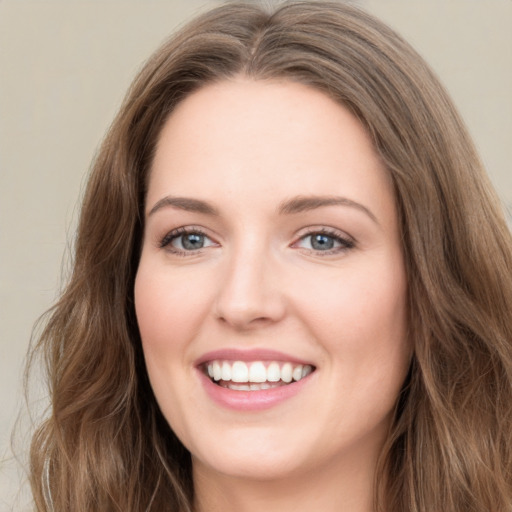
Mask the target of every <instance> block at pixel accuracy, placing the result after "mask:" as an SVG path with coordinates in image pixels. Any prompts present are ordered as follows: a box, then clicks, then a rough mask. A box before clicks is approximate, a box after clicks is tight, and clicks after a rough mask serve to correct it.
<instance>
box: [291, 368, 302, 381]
mask: <svg viewBox="0 0 512 512" xmlns="http://www.w3.org/2000/svg"><path fill="white" fill-rule="evenodd" d="M292 377H293V380H300V379H302V365H301V364H299V366H296V367H295V368H294V369H293V372H292Z"/></svg>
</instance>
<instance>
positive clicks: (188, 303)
mask: <svg viewBox="0 0 512 512" xmlns="http://www.w3.org/2000/svg"><path fill="white" fill-rule="evenodd" d="M134 295H135V311H136V315H137V323H138V325H139V330H140V334H141V337H142V341H143V346H144V351H145V354H146V358H147V357H148V354H147V353H146V352H148V351H151V352H152V353H158V355H159V356H163V355H165V354H169V353H170V352H174V351H176V350H177V349H178V348H182V345H183V344H184V343H186V342H187V340H190V339H193V337H194V334H195V331H196V329H197V328H198V326H199V324H200V322H199V318H200V317H201V316H202V315H203V312H204V310H205V307H206V294H204V293H203V294H201V293H199V292H198V287H197V286H195V283H194V282H193V281H191V280H190V279H188V278H187V276H185V277H183V278H181V277H180V276H179V275H174V274H172V275H171V273H170V272H168V271H167V272H158V271H157V270H156V269H155V268H154V266H150V265H145V264H144V262H143V261H142V262H141V265H140V266H139V270H138V272H137V277H136V279H135V290H134Z"/></svg>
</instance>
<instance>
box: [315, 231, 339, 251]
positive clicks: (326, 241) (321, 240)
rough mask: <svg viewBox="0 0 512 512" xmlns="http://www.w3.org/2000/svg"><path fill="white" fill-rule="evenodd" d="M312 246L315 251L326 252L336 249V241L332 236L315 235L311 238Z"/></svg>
mask: <svg viewBox="0 0 512 512" xmlns="http://www.w3.org/2000/svg"><path fill="white" fill-rule="evenodd" d="M311 246H312V247H313V249H317V250H320V251H326V250H329V249H332V248H333V247H334V240H333V238H332V237H331V236H327V235H321V234H319V235H313V236H312V237H311Z"/></svg>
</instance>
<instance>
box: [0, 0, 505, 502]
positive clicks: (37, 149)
mask: <svg viewBox="0 0 512 512" xmlns="http://www.w3.org/2000/svg"><path fill="white" fill-rule="evenodd" d="M215 3H217V2H215V1H213V0H210V1H204V0H167V1H155V0H146V1H142V0H139V1H127V0H108V1H107V0H104V1H101V0H89V1H85V0H55V1H46V0H39V1H27V0H11V1H9V0H3V1H2V0H0V195H1V197H0V250H1V252H0V262H1V263H0V511H4V510H5V511H7V510H16V511H18V510H25V509H27V510H28V508H26V507H25V506H24V503H25V501H26V497H25V498H24V497H23V496H21V497H19V499H18V500H17V502H16V504H14V499H15V494H16V493H17V490H18V489H19V488H20V485H21V483H20V482H21V478H22V477H21V476H20V474H19V470H18V469H16V464H15V462H14V461H13V460H12V458H10V457H11V454H10V450H9V436H10V432H11V429H12V427H13V424H14V421H15V418H16V415H17V414H18V411H19V410H20V409H22V408H23V403H22V396H23V395H22V388H21V379H22V367H23V361H24V356H25V353H26V350H27V347H28V344H29V339H30V334H31V329H32V326H33V324H34V321H35V320H36V319H37V317H38V316H39V315H40V314H41V313H42V312H43V311H44V310H46V309H47V308H48V307H49V306H50V305H51V304H52V302H53V301H54V300H55V298H56V297H57V295H58V291H59V287H60V284H61V277H60V276H61V270H62V268H63V267H64V268H65V267H66V265H65V263H63V262H65V261H66V260H65V259H63V257H64V255H65V253H66V251H67V248H68V246H69V245H70V244H71V243H72V241H73V229H74V224H75V221H76V212H77V201H78V199H79V196H80V192H81V190H82V187H83V185H84V181H85V176H86V174H87V171H88V169H89V165H90V162H91V159H92V157H93V156H94V154H95V151H96V150H97V148H98V145H99V143H100V140H101V138H102V136H103V134H104V132H105V130H106V129H107V127H108V125H109V123H110V121H111V120H112V118H113V116H114V113H115V111H116V109H117V107H118V106H119V104H120V102H121V99H122V97H123V95H124V92H125V90H126V88H127V87H128V85H129V83H130V81H131V79H132V78H133V76H134V74H135V72H136V71H137V70H138V69H139V67H140V65H141V63H142V62H143V61H144V59H145V58H146V57H148V56H149V54H150V52H151V51H152V50H153V49H155V48H156V47H157V46H158V45H159V43H160V42H162V41H163V40H164V39H165V38H166V37H167V36H168V35H169V34H170V33H171V32H172V30H173V29H175V27H177V26H178V25H179V24H181V23H182V22H183V20H186V19H188V18H189V17H190V16H191V15H192V14H193V13H195V12H197V11H198V10H199V9H201V8H202V9H204V7H205V6H209V5H213V4H215ZM268 3H271V2H268ZM359 3H361V4H362V5H364V6H366V7H367V8H368V9H369V10H370V11H371V12H374V13H375V14H377V15H378V16H380V17H381V18H382V19H384V20H385V21H387V22H388V23H389V24H391V25H392V26H393V27H395V28H396V29H397V30H398V31H399V32H401V33H402V34H403V35H404V36H405V37H406V38H407V39H408V40H409V41H410V42H411V43H413V45H414V46H415V47H416V49H417V50H419V52H420V53H421V54H422V55H423V56H424V57H425V58H426V59H427V61H428V62H429V63H430V64H431V65H432V66H433V68H434V69H435V70H436V71H437V73H438V74H439V76H440V77H441V79H442V81H443V82H444V83H445V85H446V86H447V88H448V90H449V91H450V92H451V93H452V95H453V97H454V100H455V102H456V104H457V105H458V107H459V109H460V111H461V112H462V115H463V117H464V119H465V120H466V122H467V124H468V126H469V129H470V132H471V133H472V135H473V137H474V138H475V141H476V143H477V146H478V148H479V150H480V152H481V155H482V158H483V160H484V162H485V164H486V165H487V168H488V171H489V173H490V175H491V178H492V180H493V181H494V183H495V185H496V187H497V189H498V192H499V194H500V196H501V198H502V199H503V202H504V204H505V205H506V206H507V207H508V208H511V209H512V173H511V172H510V171H511V169H510V167H511V162H512V140H511V139H512V137H511V134H512V93H511V91H512V30H511V27H512V1H510V0H472V1H470V0H428V1H427V0H424V1H420V0H366V1H364V0H362V1H361V2H359ZM509 211H510V210H509ZM509 218H510V217H509ZM41 389H43V388H42V385H41ZM43 403H44V393H43ZM33 407H34V408H36V409H37V408H38V407H40V406H39V405H38V404H33ZM23 418H25V421H24V422H23V425H25V428H26V426H27V421H26V413H25V414H24V416H23ZM18 443H19V448H20V449H21V451H23V449H26V448H27V441H26V440H24V439H23V438H21V439H20V440H18ZM22 455H23V453H22ZM1 459H3V460H1Z"/></svg>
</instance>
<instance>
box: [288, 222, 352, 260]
mask: <svg viewBox="0 0 512 512" xmlns="http://www.w3.org/2000/svg"><path fill="white" fill-rule="evenodd" d="M315 235H324V236H327V237H329V238H332V239H333V240H334V241H335V242H337V243H339V244H340V245H339V247H335V248H332V249H328V250H325V251H321V250H315V249H308V248H303V250H305V251H308V253H310V254H311V253H314V254H315V255H318V256H321V257H322V256H332V255H333V254H340V253H343V252H346V251H349V250H350V249H354V248H355V246H356V244H355V241H354V240H353V239H352V238H351V237H349V236H347V235H345V236H342V235H341V234H340V233H339V232H338V231H335V230H331V229H328V228H320V229H311V230H310V231H308V232H307V233H305V234H304V235H302V236H301V237H300V238H299V239H298V241H297V242H294V243H293V244H292V247H293V246H297V244H298V243H299V242H301V241H303V240H306V239H307V238H308V237H313V236H315Z"/></svg>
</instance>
